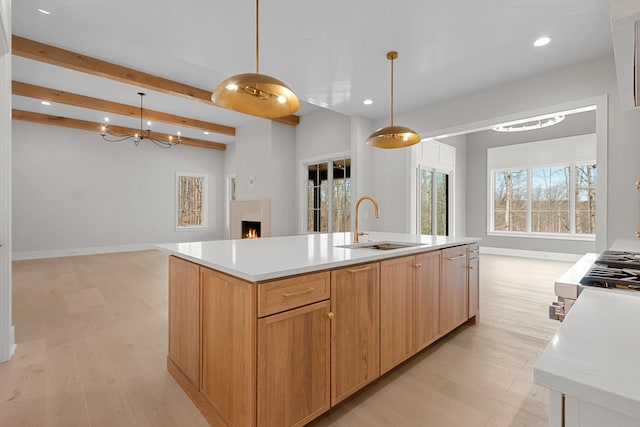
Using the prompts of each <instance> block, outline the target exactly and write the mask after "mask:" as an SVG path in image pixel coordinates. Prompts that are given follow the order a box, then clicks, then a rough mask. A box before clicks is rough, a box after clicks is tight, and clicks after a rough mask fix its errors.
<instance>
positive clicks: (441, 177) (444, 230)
mask: <svg viewBox="0 0 640 427" xmlns="http://www.w3.org/2000/svg"><path fill="white" fill-rule="evenodd" d="M418 177H419V178H418V181H419V182H418V193H419V195H420V197H419V199H420V200H419V215H418V222H419V226H418V229H419V230H420V234H432V235H438V236H448V235H449V174H448V173H445V172H440V171H436V170H434V169H426V168H423V167H420V169H419V173H418ZM434 206H435V209H434V208H433V207H434Z"/></svg>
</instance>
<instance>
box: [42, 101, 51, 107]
mask: <svg viewBox="0 0 640 427" xmlns="http://www.w3.org/2000/svg"><path fill="white" fill-rule="evenodd" d="M40 104H42V105H47V106H49V105H51V103H50V102H49V101H40Z"/></svg>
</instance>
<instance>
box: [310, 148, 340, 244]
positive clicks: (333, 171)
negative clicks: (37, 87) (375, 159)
mask: <svg viewBox="0 0 640 427" xmlns="http://www.w3.org/2000/svg"><path fill="white" fill-rule="evenodd" d="M305 169H306V176H307V183H306V187H307V215H306V217H307V231H309V232H329V231H330V232H341V231H350V230H351V159H349V158H341V159H332V160H327V161H322V162H316V163H310V164H307V165H305Z"/></svg>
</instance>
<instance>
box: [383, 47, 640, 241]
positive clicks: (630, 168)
mask: <svg viewBox="0 0 640 427" xmlns="http://www.w3.org/2000/svg"><path fill="white" fill-rule="evenodd" d="M606 94H608V96H609V112H608V129H609V133H608V136H609V138H608V144H609V146H608V170H609V172H608V181H607V196H608V201H607V213H608V217H607V232H608V233H607V240H608V241H607V242H606V245H607V246H608V245H610V244H611V243H613V241H614V240H615V239H617V238H631V237H633V236H634V235H635V232H636V230H637V228H638V192H637V191H636V190H635V182H636V181H637V180H638V177H639V176H640V163H638V161H637V159H638V158H640V144H638V140H639V139H640V109H635V110H629V111H622V110H621V108H620V102H619V99H618V91H617V83H616V73H615V69H614V62H613V57H612V56H604V57H601V58H596V59H593V60H590V61H586V62H583V63H580V64H575V65H573V66H569V67H565V68H562V69H558V70H554V71H550V72H547V73H543V74H540V75H536V76H533V77H530V78H527V79H523V80H519V81H515V82H511V83H508V84H505V85H502V86H499V87H495V88H491V89H487V90H485V91H481V92H478V93H474V94H468V95H465V96H464V97H459V98H455V99H451V100H448V101H445V102H441V103H438V104H435V105H432V106H428V107H424V108H421V109H417V110H414V111H411V112H404V113H400V114H397V115H396V119H395V122H396V123H398V124H402V125H404V126H409V127H411V128H413V129H415V130H416V131H417V132H419V133H420V134H421V135H422V136H423V137H425V136H436V135H440V134H442V133H447V132H448V131H451V130H461V129H464V128H467V129H468V128H472V127H473V124H474V123H477V122H486V121H487V120H490V119H493V118H496V117H503V116H509V115H512V114H515V113H519V112H523V111H530V110H536V109H541V108H544V107H546V106H550V105H557V104H564V103H570V102H574V101H577V100H582V99H587V98H593V97H598V96H601V95H606ZM385 123H386V121H385V120H380V121H379V122H378V124H381V125H384V124H385ZM467 149H468V150H469V152H468V158H467V164H471V162H476V161H478V159H477V158H475V156H474V155H473V154H472V148H471V144H470V143H468V145H467ZM398 151H400V150H398ZM376 157H377V158H376V166H377V167H381V166H382V165H386V167H387V168H388V170H391V171H396V174H394V175H391V174H383V175H376V176H377V177H378V179H377V180H376V186H377V187H380V188H384V190H385V193H386V194H385V197H384V203H385V205H388V206H396V207H397V209H398V210H399V211H402V210H403V208H404V209H406V206H408V204H407V203H406V202H407V200H406V198H407V195H406V192H403V191H402V189H403V188H405V186H406V184H405V183H403V182H402V179H401V178H400V175H401V174H402V171H403V170H404V169H405V168H406V167H407V163H406V159H404V158H403V156H401V155H396V154H395V153H392V154H391V155H389V156H387V155H385V154H384V153H382V152H381V153H377V154H376ZM390 180H394V182H393V183H391V182H389V181H390ZM381 207H382V206H381ZM467 212H468V215H471V214H473V211H472V206H471V205H470V204H469V203H468V205H467ZM403 217H406V214H405V213H403V212H397V213H396V214H395V215H394V219H393V220H394V221H397V222H398V223H401V222H402V219H403ZM398 228H399V229H401V227H400V226H398ZM469 231H470V229H469V228H468V230H467V232H469Z"/></svg>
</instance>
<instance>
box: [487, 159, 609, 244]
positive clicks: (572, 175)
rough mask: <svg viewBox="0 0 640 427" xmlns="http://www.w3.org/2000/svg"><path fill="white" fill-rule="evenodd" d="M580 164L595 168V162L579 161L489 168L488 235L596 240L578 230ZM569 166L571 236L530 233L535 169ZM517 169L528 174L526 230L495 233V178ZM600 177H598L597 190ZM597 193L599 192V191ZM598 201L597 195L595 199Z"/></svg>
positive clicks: (592, 235)
mask: <svg viewBox="0 0 640 427" xmlns="http://www.w3.org/2000/svg"><path fill="white" fill-rule="evenodd" d="M581 165H596V170H597V163H596V161H595V160H587V161H585V160H578V161H573V162H560V163H552V164H536V165H534V166H526V165H525V166H517V167H516V166H513V167H507V168H494V169H489V168H488V169H487V172H488V178H489V179H488V180H487V183H488V188H487V199H488V200H487V207H488V212H487V236H503V237H520V238H522V237H524V238H535V239H554V240H579V241H595V240H596V234H595V233H593V234H577V233H576V232H575V230H576V217H575V216H576V209H575V208H576V200H575V197H576V194H575V193H576V167H577V166H581ZM564 167H569V188H568V189H567V192H568V194H569V224H570V226H569V232H568V233H551V232H539V231H538V232H536V231H531V229H532V226H531V218H532V216H531V215H532V210H531V202H532V198H531V197H532V196H531V190H532V185H531V181H532V177H533V174H532V172H533V170H534V169H547V168H564ZM514 170H524V171H526V172H527V188H526V193H527V200H526V206H527V217H526V231H508V230H495V193H494V192H495V175H496V173H500V172H508V171H514ZM597 180H598V175H596V188H597V182H598V181H597ZM596 194H597V191H596ZM596 200H597V196H596ZM597 209H598V204H596V216H597V215H598V210H597Z"/></svg>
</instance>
